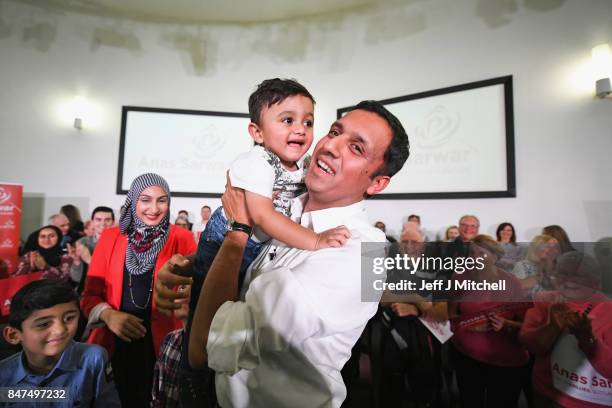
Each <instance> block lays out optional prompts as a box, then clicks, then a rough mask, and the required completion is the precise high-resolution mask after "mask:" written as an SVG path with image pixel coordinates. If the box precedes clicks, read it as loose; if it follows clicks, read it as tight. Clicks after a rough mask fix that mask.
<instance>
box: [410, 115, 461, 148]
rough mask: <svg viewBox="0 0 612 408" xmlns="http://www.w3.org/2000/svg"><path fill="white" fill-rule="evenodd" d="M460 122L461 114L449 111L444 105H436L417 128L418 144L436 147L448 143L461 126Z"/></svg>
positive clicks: (421, 146) (424, 146)
mask: <svg viewBox="0 0 612 408" xmlns="http://www.w3.org/2000/svg"><path fill="white" fill-rule="evenodd" d="M459 122H460V120H459V115H457V114H456V113H452V112H449V111H448V110H447V109H446V108H445V107H443V106H440V105H438V106H436V107H435V108H433V110H431V112H429V113H428V114H427V115H426V116H425V118H424V120H423V122H422V123H421V124H420V125H419V126H417V127H416V128H415V137H416V143H417V146H419V147H420V148H422V149H435V148H438V147H440V146H442V145H444V144H446V143H448V142H449V141H450V140H451V139H452V137H453V135H454V134H455V132H456V131H457V128H459Z"/></svg>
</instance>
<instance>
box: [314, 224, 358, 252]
mask: <svg viewBox="0 0 612 408" xmlns="http://www.w3.org/2000/svg"><path fill="white" fill-rule="evenodd" d="M350 237H351V233H350V232H349V230H348V229H347V228H346V227H345V226H344V225H340V226H339V227H336V228H331V229H328V230H327V231H323V232H320V233H318V234H317V242H316V244H315V250H317V249H323V248H330V247H331V248H339V247H341V246H343V245H344V244H346V240H347V239H349V238H350Z"/></svg>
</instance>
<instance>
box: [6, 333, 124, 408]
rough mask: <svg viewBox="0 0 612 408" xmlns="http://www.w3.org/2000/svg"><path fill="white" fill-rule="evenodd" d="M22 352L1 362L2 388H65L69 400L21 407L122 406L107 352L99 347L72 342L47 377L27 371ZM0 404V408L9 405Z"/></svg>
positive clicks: (26, 404)
mask: <svg viewBox="0 0 612 408" xmlns="http://www.w3.org/2000/svg"><path fill="white" fill-rule="evenodd" d="M24 358H25V356H24V354H23V351H22V352H20V353H17V354H15V355H13V356H11V357H8V358H6V359H4V360H2V361H1V362H0V387H11V388H19V389H23V388H39V387H54V388H56V387H65V388H67V389H68V393H67V394H68V395H67V397H68V399H67V400H64V401H59V400H58V402H57V403H49V402H30V403H21V404H20V405H19V406H20V407H55V406H58V407H59V406H61V407H66V406H82V407H120V406H121V403H120V402H119V395H118V394H117V390H116V388H115V385H114V383H113V381H112V371H111V369H110V363H109V362H108V358H107V356H106V351H105V350H104V349H103V348H101V347H99V346H96V345H89V344H85V343H77V342H71V343H70V344H69V345H68V347H66V349H65V350H64V352H63V353H62V356H61V357H60V359H59V361H58V362H57V364H56V365H55V367H53V369H52V370H51V371H50V372H49V373H48V374H45V375H36V374H32V373H30V372H28V370H27V369H26V367H25V366H24V361H23V360H24ZM9 405H11V404H9V403H0V406H9Z"/></svg>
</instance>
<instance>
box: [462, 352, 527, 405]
mask: <svg viewBox="0 0 612 408" xmlns="http://www.w3.org/2000/svg"><path fill="white" fill-rule="evenodd" d="M454 360H455V368H456V375H457V385H458V387H459V397H460V400H461V406H462V407H469V408H485V407H487V408H489V407H490V408H515V407H516V406H517V404H518V399H519V394H520V392H521V387H522V385H523V383H524V381H525V379H526V378H528V377H529V365H528V364H525V365H524V366H520V367H499V366H493V365H490V364H486V363H482V362H480V361H477V360H474V359H473V358H470V357H468V356H466V355H465V354H463V353H461V352H460V351H458V350H456V349H455V350H454Z"/></svg>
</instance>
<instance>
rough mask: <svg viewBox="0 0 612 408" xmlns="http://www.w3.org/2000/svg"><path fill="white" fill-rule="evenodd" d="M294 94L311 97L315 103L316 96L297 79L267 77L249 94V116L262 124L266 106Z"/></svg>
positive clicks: (253, 120) (256, 122) (252, 120)
mask: <svg viewBox="0 0 612 408" xmlns="http://www.w3.org/2000/svg"><path fill="white" fill-rule="evenodd" d="M294 95H302V96H305V97H307V98H310V100H311V101H312V103H313V105H314V103H315V100H314V98H313V97H312V95H311V94H310V92H308V90H307V89H306V88H305V87H304V86H303V85H302V84H300V83H299V82H297V81H296V80H295V79H280V78H273V79H266V80H265V81H263V82H262V83H261V84H259V85H257V89H256V90H255V92H253V93H252V94H251V96H249V116H250V118H251V122H253V123H255V124H257V125H261V123H260V121H261V111H262V110H263V109H264V108H269V107H270V106H272V105H274V104H277V103H281V102H282V101H284V100H285V99H287V98H288V97H290V96H294Z"/></svg>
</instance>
